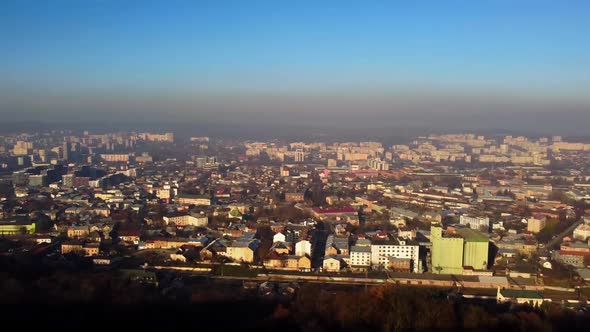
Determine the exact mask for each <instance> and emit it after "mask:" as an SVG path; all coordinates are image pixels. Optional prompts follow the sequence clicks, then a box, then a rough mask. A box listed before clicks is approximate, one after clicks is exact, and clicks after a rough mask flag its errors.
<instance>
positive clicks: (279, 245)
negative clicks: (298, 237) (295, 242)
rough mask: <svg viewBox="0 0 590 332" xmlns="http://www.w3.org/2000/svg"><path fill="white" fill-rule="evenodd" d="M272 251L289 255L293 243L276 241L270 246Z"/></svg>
mask: <svg viewBox="0 0 590 332" xmlns="http://www.w3.org/2000/svg"><path fill="white" fill-rule="evenodd" d="M270 251H271V252H276V253H278V254H287V255H288V254H289V253H290V252H291V245H290V244H289V243H288V242H274V243H273V244H272V247H270Z"/></svg>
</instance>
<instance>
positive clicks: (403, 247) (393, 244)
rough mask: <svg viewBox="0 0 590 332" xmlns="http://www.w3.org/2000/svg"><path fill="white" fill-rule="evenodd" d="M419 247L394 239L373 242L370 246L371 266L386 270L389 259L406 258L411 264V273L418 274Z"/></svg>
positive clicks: (415, 244) (412, 243) (412, 242)
mask: <svg viewBox="0 0 590 332" xmlns="http://www.w3.org/2000/svg"><path fill="white" fill-rule="evenodd" d="M419 254H420V246H419V245H418V244H417V243H416V242H414V241H408V240H401V239H396V240H393V241H375V242H374V243H373V244H372V245H371V265H372V266H373V267H379V266H381V267H382V268H387V267H388V266H389V258H390V257H391V258H407V259H410V260H411V262H412V266H413V268H412V271H413V272H415V273H418V272H420V265H421V264H420V256H419Z"/></svg>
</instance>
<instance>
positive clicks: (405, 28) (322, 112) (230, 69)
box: [0, 0, 590, 136]
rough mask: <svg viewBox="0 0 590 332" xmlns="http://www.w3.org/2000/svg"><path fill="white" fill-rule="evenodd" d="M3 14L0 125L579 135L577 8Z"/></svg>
mask: <svg viewBox="0 0 590 332" xmlns="http://www.w3.org/2000/svg"><path fill="white" fill-rule="evenodd" d="M1 6H2V7H3V10H2V11H1V12H2V14H0V18H1V20H0V27H2V28H3V29H2V30H3V31H5V32H4V33H3V35H2V36H3V37H2V40H3V43H4V45H5V49H6V50H7V52H5V54H4V56H3V57H2V59H0V74H1V75H2V77H3V79H2V80H1V81H0V118H2V121H3V122H5V123H15V122H27V121H36V122H44V123H96V124H98V123H105V124H109V123H119V124H124V123H130V124H136V125H139V126H141V125H148V124H150V125H151V124H157V123H158V122H162V123H163V124H166V123H168V124H174V123H176V124H189V123H194V124H195V125H200V126H204V125H207V124H209V125H224V126H251V127H252V128H260V126H269V127H272V126H282V127H289V126H292V127H306V126H309V127H313V128H328V129H338V128H342V129H351V128H358V129H371V128H382V129H387V128H433V129H438V130H443V131H444V130H452V131H462V132H464V131H477V130H496V129H501V130H507V131H521V132H523V133H534V134H562V135H564V136H565V135H585V134H586V132H587V129H586V127H587V126H588V124H590V94H589V93H588V86H589V85H588V83H590V48H589V47H588V45H590V43H589V42H590V37H589V36H588V34H584V33H581V32H584V31H590V22H589V21H588V20H587V19H586V17H585V16H586V15H585V13H587V11H588V9H590V5H589V4H588V3H586V2H583V1H571V2H567V3H564V2H559V1H549V0H547V1H529V0H522V1H510V2H509V1H486V2H477V3H475V2H473V1H448V2H446V1H445V2H443V1H436V2H435V1H415V2H411V3H408V2H397V1H395V2H391V3H383V4H361V3H357V4H356V5H351V4H350V3H342V2H332V3H330V2H326V3H323V4H322V5H318V4H314V3H313V2H305V1H303V2H298V3H297V4H277V3H273V2H248V3H247V4H246V3H241V2H231V1H220V2H216V3H215V4H206V3H198V4H195V3H193V2H189V1H167V2H149V3H147V2H144V1H125V2H120V1H106V0H105V1H98V0H97V1H84V2H80V1H68V0H63V1H50V2H40V1H7V2H4V3H3V4H2V5H1ZM163 127H165V126H163ZM242 129H243V128H242Z"/></svg>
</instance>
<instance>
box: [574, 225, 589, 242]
mask: <svg viewBox="0 0 590 332" xmlns="http://www.w3.org/2000/svg"><path fill="white" fill-rule="evenodd" d="M589 237H590V225H588V224H581V225H580V226H578V227H576V229H574V239H576V240H581V241H586V240H587V239H588V238H589Z"/></svg>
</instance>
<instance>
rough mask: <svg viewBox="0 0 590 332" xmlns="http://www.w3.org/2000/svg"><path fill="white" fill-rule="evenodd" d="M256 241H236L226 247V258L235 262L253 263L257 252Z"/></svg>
mask: <svg viewBox="0 0 590 332" xmlns="http://www.w3.org/2000/svg"><path fill="white" fill-rule="evenodd" d="M258 246H259V241H258V240H245V239H239V240H236V241H235V242H234V243H232V244H231V245H229V246H227V257H229V258H231V259H233V260H234V261H236V262H245V263H253V262H254V260H255V258H256V252H257V251H258Z"/></svg>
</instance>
